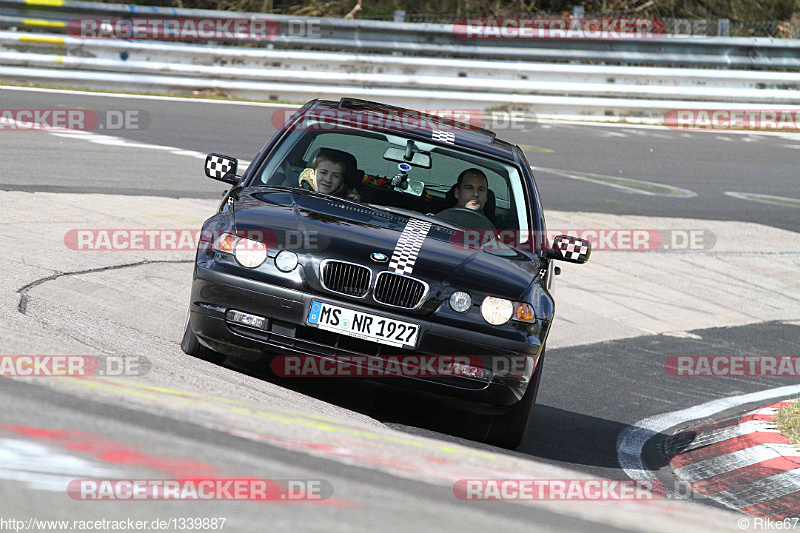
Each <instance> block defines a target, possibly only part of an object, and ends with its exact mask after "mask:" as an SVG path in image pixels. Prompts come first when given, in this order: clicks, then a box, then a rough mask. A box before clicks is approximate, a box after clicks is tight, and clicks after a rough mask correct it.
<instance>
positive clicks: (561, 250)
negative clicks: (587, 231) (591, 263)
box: [547, 235, 592, 264]
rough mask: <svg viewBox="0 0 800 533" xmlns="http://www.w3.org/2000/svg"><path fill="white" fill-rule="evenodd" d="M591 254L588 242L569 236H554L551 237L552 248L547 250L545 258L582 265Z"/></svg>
mask: <svg viewBox="0 0 800 533" xmlns="http://www.w3.org/2000/svg"><path fill="white" fill-rule="evenodd" d="M591 253H592V243H590V242H589V241H586V240H584V239H579V238H578V237H570V236H569V235H556V236H555V237H553V246H552V247H550V248H549V249H548V250H547V257H549V258H550V259H558V260H559V261H568V262H570V263H579V264H582V263H585V262H586V261H588V260H589V255H590V254H591Z"/></svg>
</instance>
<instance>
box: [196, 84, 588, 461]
mask: <svg viewBox="0 0 800 533" xmlns="http://www.w3.org/2000/svg"><path fill="white" fill-rule="evenodd" d="M237 164H238V163H237V161H236V160H235V159H233V158H230V157H226V156H223V155H219V154H210V155H209V156H208V158H207V159H206V174H207V176H208V177H211V178H213V179H217V180H220V181H224V182H227V183H230V184H231V185H232V188H231V189H230V190H229V191H228V193H227V194H226V196H225V198H224V199H223V201H222V203H221V205H220V207H219V210H218V212H217V213H216V214H215V215H214V216H212V217H211V218H209V219H208V220H207V221H206V222H205V224H204V226H203V232H202V235H201V238H200V242H199V246H198V250H197V256H196V263H195V268H194V277H193V283H192V296H191V302H190V307H189V313H188V319H187V324H186V330H185V333H184V337H183V341H182V343H181V347H182V349H183V350H184V352H186V353H187V354H189V355H192V356H195V357H200V358H203V359H206V360H210V361H214V362H222V361H224V360H225V358H226V357H231V358H242V359H246V360H250V361H262V360H263V361H271V364H272V369H273V371H275V370H276V368H277V369H278V373H283V374H284V375H293V374H291V373H290V372H288V370H291V369H294V370H298V369H305V370H308V371H310V372H312V373H313V372H317V374H316V375H333V374H326V373H325V372H323V371H322V369H323V368H327V369H334V371H335V372H338V373H336V375H359V376H366V377H369V378H370V379H379V380H383V381H391V382H392V384H394V385H396V386H399V387H408V388H413V389H418V390H422V391H423V392H424V393H432V394H436V395H439V396H440V397H445V398H446V399H447V400H448V403H449V404H452V405H453V406H454V407H455V408H459V409H464V410H468V411H473V412H475V413H479V414H480V416H481V417H482V419H483V420H486V431H485V434H486V438H485V440H486V441H487V442H489V443H492V444H495V445H499V446H503V447H507V448H514V447H516V446H517V445H518V444H519V443H520V442H521V440H522V437H523V435H524V432H525V429H526V427H527V425H528V418H529V415H530V412H531V408H532V406H533V404H534V402H535V399H536V394H537V390H538V387H539V382H540V380H541V377H542V369H543V361H544V355H545V341H546V340H547V335H548V332H549V330H550V325H551V324H552V321H553V316H554V307H555V306H554V301H553V297H552V295H551V285H552V277H553V275H554V273H555V272H557V270H556V269H555V267H554V266H553V259H559V260H566V261H571V262H576V263H583V262H585V261H586V260H587V259H588V257H589V253H590V245H589V243H588V242H586V241H583V240H580V239H576V238H572V237H568V236H556V237H555V239H553V240H552V241H550V242H548V241H547V240H546V238H545V237H544V236H545V235H546V233H545V219H544V214H543V212H542V207H541V203H540V201H539V197H538V192H537V190H536V185H535V182H534V179H533V175H532V174H531V170H530V165H529V164H528V162H527V161H526V160H525V156H524V155H523V152H522V150H520V148H518V147H517V146H515V145H512V144H509V143H506V142H503V141H501V140H499V139H497V138H496V136H495V134H494V132H492V131H489V130H485V129H481V128H479V127H475V126H473V125H470V124H467V123H459V122H456V121H453V120H446V119H443V118H441V117H437V116H433V115H427V114H422V113H418V112H416V111H412V110H407V109H402V108H397V107H392V106H387V105H383V104H378V103H373V102H366V101H362V100H354V99H342V100H341V101H339V102H334V101H323V100H314V101H312V102H309V103H308V104H306V105H305V106H304V107H303V108H302V109H300V110H299V111H297V112H296V113H295V114H294V115H293V116H291V117H290V118H289V119H288V120H287V121H286V123H285V124H284V125H283V126H282V127H281V128H280V130H279V131H278V132H277V133H276V134H275V135H274V137H273V138H272V139H271V140H270V141H269V142H268V143H267V145H266V146H265V147H264V148H263V149H262V150H261V152H260V153H259V154H258V155H257V156H256V157H255V158H254V160H253V162H252V163H251V164H250V165H249V167H248V168H247V170H246V172H245V173H244V175H242V176H238V175H237ZM276 360H277V361H280V364H278V365H277V366H276V364H275V361H276ZM389 360H391V361H393V362H394V363H397V362H398V361H400V364H399V365H395V366H392V365H389V364H387V361H389ZM431 361H433V362H434V363H433V364H432V363H431ZM321 362H327V363H330V364H329V365H328V366H327V367H325V366H324V365H321V364H319V363H321ZM309 363H313V364H309ZM292 365H294V366H292ZM365 368H366V369H369V372H366V371H362V372H358V371H357V370H358V369H362V370H363V369H365ZM309 369H310V370H309ZM354 369H355V371H354ZM423 370H424V371H423ZM393 378H396V379H393Z"/></svg>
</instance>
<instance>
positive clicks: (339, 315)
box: [308, 300, 419, 348]
mask: <svg viewBox="0 0 800 533" xmlns="http://www.w3.org/2000/svg"><path fill="white" fill-rule="evenodd" d="M308 323H309V324H314V325H316V326H317V327H319V329H324V330H327V331H334V332H336V333H341V334H342V335H348V336H350V337H355V338H357V339H364V340H367V341H372V342H379V343H381V344H388V345H389V346H396V347H398V348H404V347H411V348H413V347H414V346H416V345H417V336H418V335H419V326H418V325H416V324H411V323H409V322H402V321H400V320H394V319H391V318H384V317H382V316H377V315H371V314H368V313H362V312H360V311H354V310H352V309H346V308H344V307H339V306H338V305H330V304H326V303H322V302H318V301H316V300H313V301H312V302H311V310H310V311H309V312H308Z"/></svg>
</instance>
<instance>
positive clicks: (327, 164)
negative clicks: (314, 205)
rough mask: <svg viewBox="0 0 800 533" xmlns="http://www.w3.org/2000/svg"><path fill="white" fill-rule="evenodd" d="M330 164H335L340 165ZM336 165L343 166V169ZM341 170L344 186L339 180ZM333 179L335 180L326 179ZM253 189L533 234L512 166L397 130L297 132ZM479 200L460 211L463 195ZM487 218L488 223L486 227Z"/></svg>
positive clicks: (256, 179) (339, 127)
mask: <svg viewBox="0 0 800 533" xmlns="http://www.w3.org/2000/svg"><path fill="white" fill-rule="evenodd" d="M319 154H328V156H325V155H323V156H320V157H319V158H318V169H317V172H316V173H312V171H311V170H312V165H313V162H314V159H315V157H318V156H319ZM330 154H334V155H333V156H330ZM327 159H331V160H334V164H333V165H331V161H328V160H327ZM338 161H343V162H344V167H345V168H344V169H342V168H341V166H339V165H338V163H337V162H338ZM469 169H474V170H478V171H479V172H478V173H477V176H478V177H477V178H476V177H475V176H476V173H475V172H474V170H473V171H470V172H468V173H466V174H465V178H464V179H463V180H462V181H463V184H462V186H461V187H456V185H457V180H458V177H459V175H460V174H462V172H464V171H467V170H469ZM337 171H338V172H340V173H341V181H335V179H336V177H335V175H336V174H337ZM481 173H482V175H483V176H485V180H483V178H482V177H480V174H481ZM331 175H333V176H334V178H330V177H328V176H331ZM470 176H472V179H470ZM395 177H396V179H395V183H392V178H395ZM315 180H318V181H319V184H316V183H315ZM331 183H332V184H333V185H331ZM339 183H343V185H340V186H338V188H337V189H336V190H335V192H332V190H331V187H333V188H336V187H337V185H338V184H339ZM250 185H251V186H282V187H292V188H305V189H310V190H316V191H317V192H322V193H328V194H333V195H335V196H340V197H343V198H347V199H349V200H354V201H359V202H361V203H365V204H371V205H374V206H383V207H387V208H395V209H403V210H410V211H413V212H417V213H421V214H424V215H428V216H434V217H437V218H439V219H441V220H444V221H446V222H448V223H449V224H455V225H456V226H462V227H467V228H473V229H501V228H503V229H514V230H527V229H528V218H527V213H529V212H530V210H529V209H528V208H527V205H526V197H525V194H524V192H523V191H524V188H523V183H522V178H521V176H520V173H519V171H518V170H517V168H516V167H515V166H514V165H510V164H507V163H504V162H502V161H497V160H495V159H490V158H487V157H481V156H479V155H476V154H473V153H470V152H465V151H462V150H460V149H458V148H457V147H453V146H445V145H443V144H442V145H440V144H434V143H429V142H427V143H426V142H424V141H420V140H418V139H416V138H414V139H412V138H411V137H406V136H404V135H403V134H402V133H401V132H397V131H391V132H385V131H383V132H382V131H370V130H365V129H358V128H355V127H350V126H346V125H343V124H337V125H336V127H335V128H330V127H328V128H327V131H326V130H325V129H322V130H321V131H315V129H314V128H303V129H295V130H292V131H291V132H290V133H289V134H288V135H287V136H286V137H285V138H284V139H283V141H282V142H281V144H280V145H279V146H277V147H276V148H275V149H274V151H273V152H272V155H271V157H270V158H268V159H267V160H266V161H265V163H264V164H263V165H262V167H261V168H260V169H259V170H258V171H257V172H256V174H255V176H254V177H253V179H252V181H251V182H250ZM326 186H327V187H328V188H327V189H326ZM487 187H488V190H487ZM456 189H459V190H456ZM473 190H476V191H478V192H476V193H473V192H472V191H473ZM473 194H474V196H475V198H476V200H475V203H473V204H471V205H466V206H463V207H461V208H460V209H459V199H457V197H459V198H461V199H462V200H461V203H462V204H463V203H464V202H465V201H467V202H469V201H470V200H467V198H468V196H469V197H472V196H470V195H473ZM467 207H469V209H466V208H467ZM468 211H472V212H473V213H474V212H477V215H475V214H473V213H470V212H468ZM478 215H480V216H478ZM483 217H485V218H486V219H488V220H489V221H490V222H489V223H487V222H485V221H482V220H483Z"/></svg>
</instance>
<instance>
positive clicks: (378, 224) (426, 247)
mask: <svg viewBox="0 0 800 533" xmlns="http://www.w3.org/2000/svg"><path fill="white" fill-rule="evenodd" d="M412 218H413V219H415V220H417V221H422V222H426V221H427V222H431V227H430V229H429V230H428V233H427V235H426V237H425V239H424V240H422V241H421V245H419V243H417V246H412V250H411V251H409V249H408V248H407V247H405V246H403V245H401V246H398V240H400V237H401V234H402V232H403V230H404V229H405V228H406V226H407V225H408V224H409V220H411V219H412ZM234 220H235V224H236V230H237V232H238V233H239V234H242V232H256V231H265V233H267V234H268V236H267V238H266V240H267V241H268V245H269V246H274V247H277V248H284V247H286V248H292V249H295V251H297V252H298V254H299V255H301V257H302V256H306V259H307V258H308V256H307V255H306V254H310V255H313V256H315V257H317V258H318V259H328V258H330V259H339V260H343V261H350V262H353V263H358V264H362V265H365V266H368V267H372V269H373V270H374V271H375V272H379V271H382V270H391V269H390V261H389V260H387V261H385V262H378V261H376V260H374V259H373V258H372V257H373V254H383V255H385V256H386V258H387V259H391V258H392V257H393V255H395V254H400V255H403V256H404V257H407V256H408V255H412V256H413V250H418V251H417V255H416V260H415V262H414V263H413V269H412V270H411V272H410V273H408V272H406V273H407V274H408V275H410V276H412V277H415V278H418V279H421V280H423V281H425V282H426V283H428V285H429V286H430V289H431V292H430V294H431V296H432V297H436V295H437V294H439V293H440V291H441V294H439V296H440V297H443V296H449V294H450V293H451V292H452V291H453V290H466V291H472V292H473V293H491V294H492V295H495V296H500V297H503V298H509V299H519V298H520V297H521V296H522V294H524V292H525V290H526V289H527V288H528V286H529V285H530V284H531V282H532V281H533V279H534V277H535V275H536V274H537V273H538V271H539V269H540V267H541V264H540V262H539V260H538V258H537V257H536V256H534V255H533V254H529V253H525V252H520V251H517V250H511V249H506V250H500V251H493V252H487V251H485V250H483V249H466V248H464V247H463V246H460V245H459V244H458V242H463V240H461V239H459V238H458V234H459V233H460V232H459V231H457V230H454V229H452V228H450V227H447V226H443V225H438V224H436V223H435V222H433V221H432V220H431V219H426V217H424V216H420V217H419V218H417V217H410V216H407V215H405V214H398V213H394V212H388V211H386V210H383V209H381V208H380V207H377V206H376V207H372V206H370V205H366V204H359V203H356V202H350V201H346V200H337V199H331V198H328V197H325V196H323V195H317V194H314V193H306V192H305V191H286V190H280V191H264V190H255V191H249V192H247V191H245V192H243V193H242V194H240V195H239V197H238V198H237V199H236V201H235V203H234ZM270 232H271V233H270ZM415 233H416V234H419V232H415ZM406 236H408V233H407V234H406ZM404 240H405V239H404ZM269 241H271V242H269ZM302 260H303V259H301V261H302Z"/></svg>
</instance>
